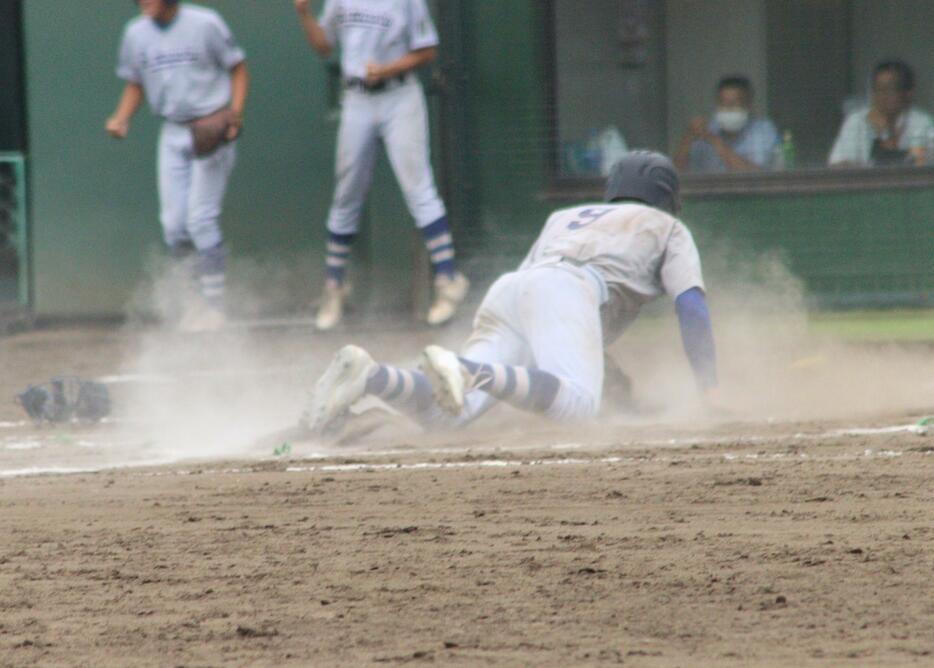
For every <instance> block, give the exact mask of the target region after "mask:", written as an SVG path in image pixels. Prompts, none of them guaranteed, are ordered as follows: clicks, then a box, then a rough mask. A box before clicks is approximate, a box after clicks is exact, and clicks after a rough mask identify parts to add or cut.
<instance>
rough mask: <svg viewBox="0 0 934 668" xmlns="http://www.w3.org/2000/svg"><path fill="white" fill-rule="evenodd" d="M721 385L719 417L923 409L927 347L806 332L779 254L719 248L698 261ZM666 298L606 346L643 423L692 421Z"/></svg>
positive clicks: (797, 290) (929, 399) (930, 358)
mask: <svg viewBox="0 0 934 668" xmlns="http://www.w3.org/2000/svg"><path fill="white" fill-rule="evenodd" d="M703 260H704V269H705V277H706V280H707V288H708V302H709V305H710V311H711V318H712V321H713V328H714V337H715V339H716V344H717V353H718V361H719V371H720V380H721V388H720V393H721V397H720V399H721V404H722V407H723V408H724V409H725V411H724V412H723V413H722V414H721V415H720V419H724V420H729V419H735V420H739V421H751V422H755V421H763V420H781V421H787V420H816V419H847V418H852V419H854V420H867V419H871V418H872V417H873V416H880V415H891V414H892V413H899V412H904V413H905V414H906V415H909V414H912V413H915V412H918V411H921V412H923V411H925V410H926V411H930V410H931V408H932V407H934V354H932V351H931V349H930V348H929V347H922V346H916V347H913V348H912V347H909V346H905V345H896V344H890V345H867V344H850V343H847V342H845V341H842V340H838V339H835V338H834V337H832V336H830V335H822V334H818V333H817V332H815V330H814V328H813V327H812V326H811V315H810V313H811V312H812V311H811V310H809V308H808V307H809V304H808V301H807V297H806V294H805V290H804V286H803V284H802V282H801V281H800V280H799V279H798V278H796V277H795V276H794V275H793V273H792V272H791V271H790V270H789V269H788V267H787V264H786V262H785V261H784V258H783V257H782V256H781V255H780V254H775V253H765V254H761V255H758V256H755V257H751V256H750V255H749V254H748V253H742V254H741V253H737V252H735V251H734V250H733V249H731V248H729V247H728V246H725V245H724V246H721V247H717V248H713V249H708V251H707V253H706V254H705V255H704V257H703ZM673 310H674V309H673V308H672V307H671V304H670V302H665V303H664V304H660V305H659V304H656V305H653V308H651V309H649V312H648V313H647V314H646V317H644V318H642V319H641V320H640V321H639V322H637V323H636V325H635V326H634V327H633V328H632V330H631V331H630V332H627V334H625V335H624V336H623V337H622V339H621V340H620V341H619V342H618V343H617V344H616V345H615V346H614V351H613V352H614V354H615V355H616V356H617V357H618V358H619V359H620V361H621V363H622V365H623V367H624V368H626V369H627V371H630V373H631V375H633V376H634V378H635V381H636V388H637V392H638V394H639V395H641V396H642V397H643V399H645V400H647V402H648V404H649V405H650V406H655V407H656V408H658V409H659V410H658V412H656V413H655V414H654V416H653V419H656V420H657V419H661V420H674V421H683V420H689V419H696V418H698V417H699V416H700V415H701V410H700V406H699V404H698V401H697V392H696V390H695V388H694V384H693V379H692V375H691V373H690V368H689V366H688V363H687V360H686V358H685V356H684V353H683V351H682V349H681V342H680V336H679V330H678V323H677V319H676V318H675V317H674V314H673Z"/></svg>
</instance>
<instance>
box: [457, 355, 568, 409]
mask: <svg viewBox="0 0 934 668" xmlns="http://www.w3.org/2000/svg"><path fill="white" fill-rule="evenodd" d="M458 359H459V360H460V363H461V364H463V365H464V368H466V369H467V372H468V373H470V375H471V376H473V379H472V381H471V383H470V387H471V389H477V390H483V391H484V392H486V393H487V394H490V395H492V396H494V397H496V398H497V399H499V400H501V401H505V402H506V403H508V404H510V405H512V406H515V407H516V408H519V409H522V410H525V411H532V412H533V413H544V412H545V411H547V410H548V409H549V408H550V407H551V404H552V403H554V400H555V397H556V396H558V390H559V389H561V379H560V378H558V377H557V376H555V375H553V374H550V373H548V372H547V371H540V370H538V369H530V368H529V367H525V366H510V365H508V364H481V363H479V362H474V361H472V360H468V359H464V358H463V357H459V358H458Z"/></svg>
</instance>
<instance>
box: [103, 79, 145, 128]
mask: <svg viewBox="0 0 934 668" xmlns="http://www.w3.org/2000/svg"><path fill="white" fill-rule="evenodd" d="M142 103H143V87H142V86H141V85H139V84H138V83H134V82H132V81H128V82H127V84H126V86H124V87H123V93H122V94H121V95H120V100H119V102H117V108H116V110H115V111H114V113H113V115H111V117H110V118H108V119H107V124H106V126H105V127H106V129H107V133H108V134H110V135H111V136H112V137H116V138H117V139H123V138H124V137H126V136H127V133H128V132H129V130H130V120H131V119H132V118H133V116H134V115H135V114H136V112H137V111H138V110H139V108H140V105H142Z"/></svg>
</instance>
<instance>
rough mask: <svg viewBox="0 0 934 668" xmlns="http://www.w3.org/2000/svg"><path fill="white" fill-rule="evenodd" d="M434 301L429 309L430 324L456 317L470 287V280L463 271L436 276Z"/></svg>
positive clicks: (437, 323)
mask: <svg viewBox="0 0 934 668" xmlns="http://www.w3.org/2000/svg"><path fill="white" fill-rule="evenodd" d="M434 288H435V289H434V301H433V302H432V304H431V308H430V309H428V317H427V318H426V319H427V320H428V324H429V325H442V324H444V323H446V322H447V321H448V320H450V319H451V318H453V317H454V314H455V313H457V307H458V306H460V305H461V302H462V301H464V298H465V297H466V296H467V291H468V290H469V289H470V281H468V280H467V277H466V276H464V275H463V274H462V273H460V272H457V273H455V274H454V275H453V276H445V275H443V274H442V275H439V276H437V277H435V286H434Z"/></svg>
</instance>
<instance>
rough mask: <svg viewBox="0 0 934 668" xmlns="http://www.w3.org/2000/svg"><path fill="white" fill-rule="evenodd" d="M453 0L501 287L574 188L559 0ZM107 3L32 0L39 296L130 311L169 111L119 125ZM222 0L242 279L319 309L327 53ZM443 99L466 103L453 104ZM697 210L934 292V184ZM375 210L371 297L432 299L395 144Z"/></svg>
mask: <svg viewBox="0 0 934 668" xmlns="http://www.w3.org/2000/svg"><path fill="white" fill-rule="evenodd" d="M443 2H444V3H446V4H445V5H444V6H443V11H439V12H436V17H438V14H441V15H442V16H440V17H438V18H439V29H440V30H441V33H442V51H443V58H442V62H443V60H444V58H447V59H449V60H450V59H453V60H455V61H456V62H457V64H458V66H457V67H456V68H453V69H452V68H451V65H450V63H448V64H447V65H445V67H447V68H448V71H447V76H449V77H452V78H453V79H456V80H455V81H451V82H449V84H448V85H447V86H445V89H446V90H447V93H446V95H447V97H446V98H444V99H442V100H440V102H441V104H439V100H438V99H435V100H434V101H433V105H432V106H433V139H434V146H435V154H434V156H433V163H434V165H435V168H436V172H437V173H438V174H439V176H443V177H444V178H443V179H439V181H440V183H439V185H441V187H442V189H444V188H445V187H446V188H447V190H448V192H449V193H451V192H453V193H456V194H457V195H458V196H457V197H454V198H452V199H453V200H456V201H457V206H456V207H453V208H454V212H453V213H454V215H453V219H452V224H453V227H454V231H455V235H456V239H457V243H458V253H459V256H460V257H461V259H462V261H463V266H464V267H465V269H466V271H467V272H468V273H469V274H470V276H471V278H472V279H474V283H475V285H477V286H478V287H479V288H482V287H483V286H484V285H486V284H487V283H488V282H489V281H491V280H492V279H493V278H494V277H495V275H496V274H497V273H498V272H500V271H502V270H505V269H508V268H510V267H512V266H514V264H515V263H516V262H517V261H518V259H519V258H520V257H521V256H522V255H523V254H524V252H525V250H526V249H527V247H528V245H529V243H530V241H531V240H532V239H533V238H534V236H535V234H536V233H537V232H538V230H539V229H540V226H541V225H542V223H543V222H544V220H545V217H546V216H547V214H548V212H549V211H550V210H551V209H553V208H556V207H558V206H563V205H567V204H569V203H570V202H567V201H558V200H555V199H548V198H547V197H546V195H545V193H546V191H547V190H548V186H549V183H548V179H549V175H548V153H547V152H548V150H549V149H548V137H549V133H550V131H551V128H550V125H549V118H548V105H549V95H548V81H547V78H546V76H545V73H546V62H547V60H548V57H549V54H548V53H547V48H548V47H547V39H546V36H545V33H544V26H545V21H544V12H545V11H546V10H547V5H546V3H543V2H539V1H537V0H508V1H501V0H443ZM90 4H91V3H86V2H61V1H60V0H29V2H28V3H25V4H24V14H25V16H24V20H25V27H26V65H27V84H28V86H27V89H28V112H29V140H30V155H29V157H30V165H31V194H32V205H33V208H32V223H33V259H34V261H35V264H34V267H35V272H34V281H35V282H34V295H35V309H36V311H37V313H38V314H39V315H89V314H114V313H120V312H121V311H122V309H123V308H124V305H125V303H126V301H127V299H128V298H129V296H130V295H131V293H132V291H133V290H134V286H135V285H137V284H138V283H139V282H140V280H141V279H142V278H143V276H144V267H145V265H146V263H147V258H149V257H150V256H151V255H153V254H154V253H157V252H158V251H159V249H160V248H161V242H160V232H159V225H158V222H157V206H156V191H155V173H154V172H155V164H154V162H155V140H156V136H155V133H156V129H157V124H156V122H155V121H154V119H153V118H152V117H151V116H149V114H148V113H147V112H145V111H144V112H141V114H140V115H139V117H138V119H137V121H136V123H135V125H134V127H133V131H132V134H131V137H130V138H129V139H128V140H127V141H126V142H122V143H121V142H115V141H112V140H110V139H109V138H107V137H106V135H105V134H104V131H103V123H104V119H105V118H106V117H107V115H108V114H109V113H110V112H111V111H112V109H113V106H114V103H115V101H116V98H117V96H118V94H119V92H120V89H121V84H120V82H119V81H118V80H117V79H116V77H115V76H114V74H113V69H114V59H115V55H116V51H117V45H118V41H119V37H120V33H121V30H122V27H123V25H124V24H125V22H126V21H127V20H128V19H129V18H131V16H132V15H133V7H132V5H131V3H130V2H128V1H127V0H94V3H93V6H94V12H93V13H91V12H89V11H88V7H89V5H90ZM204 4H208V5H214V6H216V7H218V8H219V9H221V10H222V12H223V14H224V16H225V17H226V19H227V20H228V22H229V23H230V25H231V27H232V29H233V30H234V32H235V33H236V34H237V36H238V38H239V39H240V41H241V42H242V43H243V45H244V46H245V48H246V49H247V53H248V58H249V64H250V67H251V70H252V74H253V90H252V95H251V99H250V102H249V106H248V110H247V125H246V132H245V135H244V138H243V140H242V141H241V143H240V158H239V163H238V167H237V169H236V170H235V172H234V176H233V178H232V181H231V189H230V194H229V196H228V199H227V204H226V208H225V216H224V222H223V224H224V229H225V232H226V235H227V238H228V240H229V242H230V244H231V248H232V251H233V256H232V275H231V288H232V292H233V293H234V294H235V295H243V294H244V293H247V294H248V296H247V297H246V298H244V301H245V302H252V305H251V308H254V309H255V310H263V309H266V310H267V311H269V312H276V313H281V312H283V311H285V310H292V311H294V310H296V309H299V308H305V309H307V308H308V305H309V304H310V302H311V301H312V299H313V298H314V297H315V296H316V295H317V293H318V290H319V285H320V278H321V274H322V257H321V255H322V248H323V240H324V217H325V214H326V211H327V207H328V204H329V202H330V197H331V190H332V186H333V177H332V171H333V151H334V138H335V133H336V128H337V124H336V118H335V115H334V113H333V110H332V109H330V108H329V102H328V94H327V91H328V82H327V74H326V69H325V67H324V65H323V64H322V63H321V62H320V61H319V60H318V59H317V57H316V56H314V54H312V53H311V51H310V50H309V48H308V47H307V46H306V45H305V43H304V40H303V37H302V35H301V32H300V30H299V28H298V25H297V22H296V19H295V16H294V10H293V7H292V3H291V2H288V1H285V0H283V1H282V2H281V3H280V2H275V3H274V2H269V1H266V0H264V1H263V2H246V1H243V0H238V1H237V2H232V1H226V2H223V1H217V2H205V3H204ZM439 9H441V8H439ZM445 49H447V50H446V51H445ZM439 109H444V110H446V112H447V114H449V115H448V116H445V117H443V118H442V117H441V116H440V115H439ZM452 109H453V110H455V111H456V114H454V113H452ZM455 115H456V116H457V118H458V119H460V118H463V129H462V130H457V131H451V128H452V127H454V125H451V124H450V123H449V121H450V119H451V118H452V117H454V116H455ZM458 127H459V126H458ZM442 128H447V129H448V132H445V133H442V132H441V129H442ZM442 135H444V140H445V144H446V149H447V150H446V153H445V155H442V154H441V151H440V150H439V137H440V136H442ZM452 147H453V148H452ZM598 192H599V190H598V189H597V188H595V189H594V194H595V195H596V194H597V193H598ZM684 217H685V219H686V221H687V222H688V223H689V225H690V226H691V227H692V229H694V230H695V233H696V234H697V237H698V240H699V245H700V246H701V250H702V252H703V253H705V255H706V256H708V257H709V256H711V255H712V254H714V253H717V254H720V255H721V256H722V254H723V249H724V248H728V249H730V252H733V251H735V252H736V253H737V254H738V255H737V257H739V256H745V257H756V256H758V255H761V254H763V253H776V254H777V256H779V257H782V258H783V259H784V261H785V262H786V263H787V265H788V266H789V267H790V268H791V269H792V270H793V271H794V272H795V273H796V274H797V275H799V276H800V277H801V278H802V279H803V280H804V282H805V284H806V285H807V287H808V288H809V289H810V290H811V291H812V292H813V294H814V295H816V296H817V297H818V298H819V299H820V300H821V301H822V302H823V303H827V304H847V303H857V302H862V303H870V302H873V301H874V300H879V299H881V301H885V300H891V299H892V297H893V295H894V296H899V295H901V296H902V297H903V298H904V299H905V301H906V303H908V302H911V301H912V300H913V301H914V302H917V301H919V299H924V298H925V295H926V299H928V301H930V300H931V295H932V294H934V266H932V265H934V263H932V262H931V258H932V257H934V226H932V225H931V224H930V221H931V220H932V218H934V188H932V189H915V190H897V191H877V192H873V191H866V192H863V191H859V192H853V193H838V194H818V195H806V196H805V195H794V196H792V195H762V196H750V195H744V196H723V197H703V198H695V199H689V200H688V201H687V202H686V209H685V216H684ZM366 223H367V224H366V225H365V227H364V232H363V235H362V238H361V239H360V241H359V242H358V244H357V247H356V251H355V253H356V255H355V264H354V270H353V273H352V276H353V279H354V281H355V282H356V284H357V286H358V290H357V293H358V304H360V305H362V306H363V307H364V308H365V309H381V310H386V309H389V310H394V311H405V310H407V309H410V308H412V306H413V303H417V302H418V301H419V300H420V299H422V300H423V299H424V284H425V283H424V280H423V279H424V276H425V272H424V256H423V253H422V252H421V251H420V250H419V241H418V238H417V236H416V235H415V233H414V232H413V229H412V221H411V218H410V217H409V215H408V213H407V211H406V209H405V206H404V204H403V202H402V198H401V196H400V194H399V192H398V187H397V185H396V183H395V180H394V178H393V177H392V174H391V172H390V170H389V168H388V165H387V164H386V161H385V159H383V160H381V161H380V164H379V166H378V170H377V178H376V180H375V183H374V188H373V193H372V196H371V198H370V206H369V210H368V215H367V221H366ZM708 264H710V265H711V266H712V267H713V269H712V271H714V272H716V271H717V270H718V269H717V263H708ZM727 264H728V263H727ZM721 265H723V263H721ZM723 266H724V271H725V272H728V271H729V267H728V266H726V265H723ZM714 278H715V277H714ZM413 288H414V289H413ZM479 294H480V293H479V291H478V292H477V293H476V294H475V296H477V297H479Z"/></svg>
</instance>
